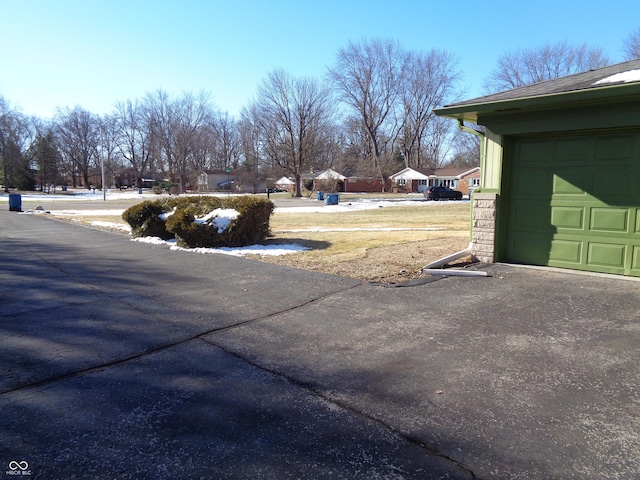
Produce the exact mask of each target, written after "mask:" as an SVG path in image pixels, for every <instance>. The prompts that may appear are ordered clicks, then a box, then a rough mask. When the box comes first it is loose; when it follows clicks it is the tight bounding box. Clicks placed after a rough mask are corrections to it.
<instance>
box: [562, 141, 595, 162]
mask: <svg viewBox="0 0 640 480" xmlns="http://www.w3.org/2000/svg"><path fill="white" fill-rule="evenodd" d="M553 146H554V148H553V159H554V160H555V161H559V162H584V161H585V160H587V159H588V158H589V155H590V148H589V144H588V143H587V142H585V141H584V140H583V139H582V138H577V139H576V138H568V139H559V140H557V141H556V142H554V143H553Z"/></svg>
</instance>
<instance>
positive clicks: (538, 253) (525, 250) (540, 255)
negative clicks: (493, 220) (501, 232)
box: [507, 232, 551, 265]
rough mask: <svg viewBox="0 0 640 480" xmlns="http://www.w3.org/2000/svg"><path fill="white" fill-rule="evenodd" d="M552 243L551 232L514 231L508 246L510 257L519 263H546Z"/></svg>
mask: <svg viewBox="0 0 640 480" xmlns="http://www.w3.org/2000/svg"><path fill="white" fill-rule="evenodd" d="M550 244H551V235H550V234H545V233H532V232H514V233H513V235H512V236H511V238H510V239H509V245H508V246H507V251H508V255H509V259H510V260H511V261H513V262H518V263H526V264H532V265H546V262H548V260H549V245H550Z"/></svg>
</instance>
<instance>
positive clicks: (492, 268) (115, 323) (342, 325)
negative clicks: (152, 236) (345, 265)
mask: <svg viewBox="0 0 640 480" xmlns="http://www.w3.org/2000/svg"><path fill="white" fill-rule="evenodd" d="M45 208H46V206H45ZM476 268H478V269H482V270H485V271H486V272H487V273H488V274H489V275H488V276H487V277H453V276H446V277H441V276H438V277H428V278H425V281H423V282H413V283H411V284H407V285H404V286H396V287H385V286H380V285H374V284H368V283H362V282H359V281H356V280H351V279H346V278H341V277H335V276H330V275H323V274H317V273H311V272H307V271H303V270H296V269H292V268H287V267H281V266H277V265H271V264H265V263H261V262H258V261H254V260H248V259H243V258H237V257H230V256H224V255H202V254H195V253H190V252H184V251H170V250H169V249H168V248H167V247H164V246H153V245H148V244H142V243H138V242H131V241H130V239H129V237H128V236H126V235H123V234H117V233H110V232H105V231H100V230H96V229H91V228H86V227H81V226H77V225H73V224H69V223H66V222H61V221H58V220H55V219H52V218H50V217H49V216H47V215H24V214H18V213H16V212H9V211H8V209H7V210H3V211H0V328H1V332H0V333H1V334H0V412H1V413H0V476H2V475H5V476H6V477H7V478H9V477H12V476H30V477H31V478H42V479H70V478H76V479H85V478H86V479H114V478H117V479H177V478H180V479H182V478H185V479H200V478H201V479H292V478H299V479H432V478H453V479H472V478H482V479H494V478H495V479H514V478H515V479H525V478H540V479H551V478H557V479H573V478H575V479H605V478H606V479H632V478H638V477H639V476H640V436H639V432H640V396H639V394H640V382H639V380H640V368H639V367H640V355H639V353H640V352H639V346H640V315H639V313H638V309H639V306H640V283H638V282H637V281H632V280H627V279H624V278H619V277H612V276H604V275H594V276H589V275H582V274H576V273H571V272H563V271H554V270H550V269H530V268H522V267H519V266H513V265H502V264H496V265H482V266H478V267H476Z"/></svg>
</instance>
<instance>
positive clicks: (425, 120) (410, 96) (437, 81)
mask: <svg viewBox="0 0 640 480" xmlns="http://www.w3.org/2000/svg"><path fill="white" fill-rule="evenodd" d="M460 78H461V74H460V72H459V70H458V68H457V63H456V61H455V59H454V57H453V56H452V55H451V54H449V53H447V52H445V51H442V50H431V51H429V52H426V53H424V52H409V53H408V55H407V61H406V67H405V77H404V83H403V87H402V105H403V110H404V112H403V113H404V122H403V126H402V131H401V134H402V139H401V152H402V157H403V159H404V162H405V166H407V167H412V168H422V167H436V166H437V164H438V163H439V159H440V157H439V152H440V149H441V144H442V142H444V141H445V137H446V135H447V133H448V127H449V125H450V122H444V123H443V122H442V121H441V120H442V119H441V118H439V117H436V116H435V115H434V113H433V109H434V108H436V107H438V106H440V105H444V104H445V103H447V102H448V101H450V100H452V99H453V97H454V96H455V95H456V92H455V89H456V88H457V84H458V82H459V80H460Z"/></svg>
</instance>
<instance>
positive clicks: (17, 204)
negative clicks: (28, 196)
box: [9, 193, 22, 212]
mask: <svg viewBox="0 0 640 480" xmlns="http://www.w3.org/2000/svg"><path fill="white" fill-rule="evenodd" d="M9 211H11V212H21V211H22V195H20V194H19V193H10V194H9Z"/></svg>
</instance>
